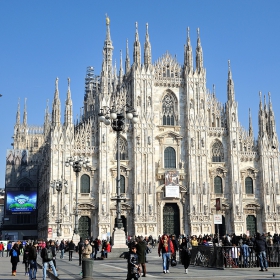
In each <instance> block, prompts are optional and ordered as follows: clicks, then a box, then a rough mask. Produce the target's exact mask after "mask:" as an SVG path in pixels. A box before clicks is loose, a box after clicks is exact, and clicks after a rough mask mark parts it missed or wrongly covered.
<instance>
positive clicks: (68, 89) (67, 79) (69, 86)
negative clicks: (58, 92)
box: [67, 77, 70, 91]
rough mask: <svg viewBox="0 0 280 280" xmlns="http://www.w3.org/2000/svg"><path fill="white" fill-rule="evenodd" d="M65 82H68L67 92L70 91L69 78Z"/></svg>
mask: <svg viewBox="0 0 280 280" xmlns="http://www.w3.org/2000/svg"><path fill="white" fill-rule="evenodd" d="M67 81H68V90H69V91H70V78H69V77H68V78H67Z"/></svg>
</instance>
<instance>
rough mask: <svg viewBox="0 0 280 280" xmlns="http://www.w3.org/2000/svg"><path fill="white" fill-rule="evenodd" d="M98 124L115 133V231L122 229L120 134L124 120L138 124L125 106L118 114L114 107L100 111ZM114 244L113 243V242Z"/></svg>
mask: <svg viewBox="0 0 280 280" xmlns="http://www.w3.org/2000/svg"><path fill="white" fill-rule="evenodd" d="M124 108H127V110H126V115H124ZM98 116H99V117H98V119H99V122H100V123H101V122H103V123H104V124H105V125H111V127H112V129H113V130H114V131H116V133H117V197H116V201H117V206H116V214H117V217H116V219H115V230H116V229H119V230H120V229H122V228H123V223H122V219H121V201H122V198H121V186H120V181H121V174H120V133H121V131H123V129H124V127H125V120H126V118H127V119H129V120H131V121H132V122H133V123H137V122H138V116H137V115H136V111H135V110H134V109H133V108H132V107H131V106H130V105H125V106H123V107H122V108H121V110H120V111H119V112H117V110H116V107H115V106H112V107H111V108H105V109H101V110H100V113H99V114H98ZM114 243H115V242H114Z"/></svg>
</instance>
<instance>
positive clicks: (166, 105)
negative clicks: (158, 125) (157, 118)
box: [162, 92, 177, 125]
mask: <svg viewBox="0 0 280 280" xmlns="http://www.w3.org/2000/svg"><path fill="white" fill-rule="evenodd" d="M176 108H177V100H176V98H175V96H174V95H173V94H172V93H171V92H168V93H167V94H166V95H165V96H164V98H163V100H162V115H163V117H162V124H163V125H175V112H176V111H177V110H176Z"/></svg>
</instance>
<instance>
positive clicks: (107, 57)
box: [102, 14, 114, 80]
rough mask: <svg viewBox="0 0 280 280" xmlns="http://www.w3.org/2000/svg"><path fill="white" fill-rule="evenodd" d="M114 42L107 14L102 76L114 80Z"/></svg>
mask: <svg viewBox="0 0 280 280" xmlns="http://www.w3.org/2000/svg"><path fill="white" fill-rule="evenodd" d="M113 49H114V47H113V42H112V40H111V35H110V19H109V17H108V16H107V14H106V40H105V41H104V47H103V63H102V75H106V76H107V77H108V78H109V80H110V79H112V65H113V64H112V60H113Z"/></svg>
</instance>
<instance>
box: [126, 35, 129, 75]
mask: <svg viewBox="0 0 280 280" xmlns="http://www.w3.org/2000/svg"><path fill="white" fill-rule="evenodd" d="M129 69H130V59H129V51H128V39H126V58H125V74H127V73H128V72H129Z"/></svg>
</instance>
